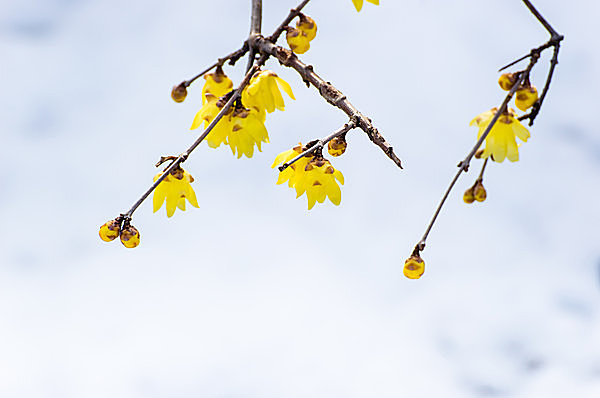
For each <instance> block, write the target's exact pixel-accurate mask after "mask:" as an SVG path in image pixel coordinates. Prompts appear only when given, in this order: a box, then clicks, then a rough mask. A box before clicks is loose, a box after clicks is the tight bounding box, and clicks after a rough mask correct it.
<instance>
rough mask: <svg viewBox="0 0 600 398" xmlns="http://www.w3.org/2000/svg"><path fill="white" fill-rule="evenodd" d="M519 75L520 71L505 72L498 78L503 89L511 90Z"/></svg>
mask: <svg viewBox="0 0 600 398" xmlns="http://www.w3.org/2000/svg"><path fill="white" fill-rule="evenodd" d="M518 77H519V74H518V73H503V74H501V75H500V77H499V78H498V84H499V85H500V88H501V89H502V90H504V91H510V89H511V88H513V86H514V85H515V83H516V82H517V79H518Z"/></svg>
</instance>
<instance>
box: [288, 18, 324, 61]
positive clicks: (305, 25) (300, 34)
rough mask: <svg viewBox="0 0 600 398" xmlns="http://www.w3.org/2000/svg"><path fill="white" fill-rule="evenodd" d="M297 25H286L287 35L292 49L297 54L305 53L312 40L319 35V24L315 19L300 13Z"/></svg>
mask: <svg viewBox="0 0 600 398" xmlns="http://www.w3.org/2000/svg"><path fill="white" fill-rule="evenodd" d="M298 18H299V20H298V22H296V27H295V28H292V27H291V26H286V30H287V34H286V36H285V38H286V40H287V43H288V45H289V46H290V49H291V50H292V51H293V52H295V53H296V54H304V53H305V52H307V51H308V50H309V49H310V42H311V41H312V40H313V39H314V38H315V36H316V35H317V24H316V23H315V21H314V20H313V19H312V18H311V17H309V16H306V15H304V14H302V13H301V14H299V15H298Z"/></svg>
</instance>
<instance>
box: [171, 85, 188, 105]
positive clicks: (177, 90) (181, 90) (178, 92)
mask: <svg viewBox="0 0 600 398" xmlns="http://www.w3.org/2000/svg"><path fill="white" fill-rule="evenodd" d="M185 97H187V87H186V86H185V84H184V83H180V84H179V85H177V86H173V89H172V90H171V98H173V101H175V102H183V100H185Z"/></svg>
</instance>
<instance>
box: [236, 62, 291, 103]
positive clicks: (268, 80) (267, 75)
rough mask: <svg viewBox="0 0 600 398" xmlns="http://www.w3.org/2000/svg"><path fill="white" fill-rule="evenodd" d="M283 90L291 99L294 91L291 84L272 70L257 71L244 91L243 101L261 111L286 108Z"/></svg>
mask: <svg viewBox="0 0 600 398" xmlns="http://www.w3.org/2000/svg"><path fill="white" fill-rule="evenodd" d="M280 89H281V90H283V91H284V92H285V93H286V94H287V95H288V96H289V97H290V98H291V99H296V98H294V93H293V92H292V88H291V87H290V85H289V84H288V83H287V82H286V81H285V80H283V79H282V78H280V77H279V76H277V74H276V73H275V72H273V71H270V70H264V71H260V72H256V74H255V75H254V76H253V77H252V79H250V84H248V86H246V88H244V90H243V91H242V103H243V104H244V106H246V107H248V108H256V109H257V110H259V112H264V111H267V112H269V113H271V112H274V111H275V109H278V110H280V111H283V110H285V103H284V101H283V96H282V95H281V91H280Z"/></svg>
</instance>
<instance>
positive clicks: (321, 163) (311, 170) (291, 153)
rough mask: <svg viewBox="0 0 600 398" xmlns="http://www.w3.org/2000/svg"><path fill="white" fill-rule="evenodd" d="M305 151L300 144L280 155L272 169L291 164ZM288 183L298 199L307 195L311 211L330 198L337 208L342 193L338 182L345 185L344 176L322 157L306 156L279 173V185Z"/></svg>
mask: <svg viewBox="0 0 600 398" xmlns="http://www.w3.org/2000/svg"><path fill="white" fill-rule="evenodd" d="M303 149H304V148H303V147H302V144H300V145H298V146H297V147H295V148H293V149H290V150H288V151H285V152H282V153H280V154H279V155H277V157H276V158H275V161H274V162H273V165H272V166H271V167H272V168H274V167H275V166H277V165H279V164H282V163H286V162H289V161H290V160H292V159H294V158H295V157H296V156H298V155H299V154H301V153H302V152H303ZM336 180H337V181H336ZM286 181H287V182H288V186H289V187H290V188H292V187H293V188H295V189H296V197H297V198H298V197H300V196H302V194H304V193H306V197H307V199H308V209H309V210H310V209H312V208H313V207H314V205H315V203H317V202H319V203H323V202H324V201H325V199H326V198H329V200H330V201H331V202H332V203H333V204H334V205H336V206H337V205H339V204H340V202H341V199H342V192H341V190H340V187H339V185H338V181H339V182H340V183H341V184H342V185H343V184H344V176H343V174H342V173H341V172H340V171H339V170H336V169H334V168H333V166H332V165H331V163H329V161H328V160H327V159H324V158H323V157H322V156H319V155H317V156H312V155H310V156H308V157H306V156H305V157H302V158H301V159H300V160H298V161H297V162H296V163H294V164H292V165H290V166H289V167H288V168H286V169H285V170H283V171H282V172H280V173H279V178H278V179H277V184H278V185H279V184H283V183H284V182H286Z"/></svg>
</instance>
